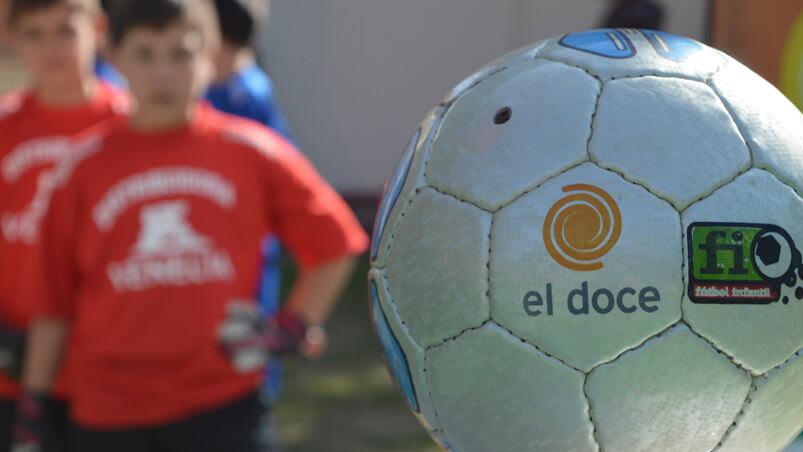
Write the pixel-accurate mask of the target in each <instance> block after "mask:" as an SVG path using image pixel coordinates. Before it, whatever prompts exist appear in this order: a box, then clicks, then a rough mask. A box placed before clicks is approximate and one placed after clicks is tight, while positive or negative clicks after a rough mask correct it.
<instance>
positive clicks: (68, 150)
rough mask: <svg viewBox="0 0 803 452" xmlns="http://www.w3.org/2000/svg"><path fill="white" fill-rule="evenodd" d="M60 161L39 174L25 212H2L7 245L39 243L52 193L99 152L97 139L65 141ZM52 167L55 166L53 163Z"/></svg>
mask: <svg viewBox="0 0 803 452" xmlns="http://www.w3.org/2000/svg"><path fill="white" fill-rule="evenodd" d="M63 147H64V149H63V150H62V151H59V152H60V154H61V157H60V158H59V162H58V164H57V165H56V166H55V167H52V168H50V169H47V170H44V171H42V172H41V173H39V177H38V178H37V181H36V192H35V193H34V196H33V199H32V200H31V202H30V203H29V204H28V206H27V207H26V208H25V210H23V211H22V212H17V213H12V212H3V217H2V229H3V237H4V238H5V239H6V241H7V242H8V243H15V242H22V243H25V244H26V245H34V244H36V243H37V242H38V241H39V225H40V223H41V221H42V218H44V216H45V214H46V213H47V209H48V207H49V206H50V196H51V195H52V194H53V190H54V189H55V188H56V187H57V186H60V185H61V184H63V183H64V182H66V180H67V179H68V178H69V177H70V175H71V174H72V171H73V169H74V168H75V166H76V165H78V163H79V162H80V161H82V160H83V159H84V158H86V157H88V156H89V155H91V154H94V153H95V152H96V151H97V150H98V149H100V139H99V137H98V136H91V137H89V138H87V139H85V140H83V141H80V142H75V143H71V142H70V141H65V143H64V144H63ZM50 163H53V162H50Z"/></svg>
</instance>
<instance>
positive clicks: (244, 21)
mask: <svg viewBox="0 0 803 452" xmlns="http://www.w3.org/2000/svg"><path fill="white" fill-rule="evenodd" d="M267 5H268V0H215V8H216V9H217V16H218V24H219V25H220V34H221V35H222V37H223V41H225V42H227V43H229V44H232V45H234V46H235V47H240V48H241V47H248V46H249V45H251V42H252V40H253V39H254V34H256V32H257V30H258V29H259V26H260V25H261V24H262V21H263V20H264V19H265V17H264V16H265V15H266V14H267V8H268V6H267Z"/></svg>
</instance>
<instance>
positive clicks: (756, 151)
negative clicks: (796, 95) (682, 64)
mask: <svg viewBox="0 0 803 452" xmlns="http://www.w3.org/2000/svg"><path fill="white" fill-rule="evenodd" d="M711 85H712V86H713V87H714V89H715V90H716V91H717V92H718V93H719V95H720V96H721V97H722V101H723V102H724V103H725V105H727V106H728V108H729V109H730V110H731V112H732V114H733V119H734V120H735V121H736V124H738V125H739V128H740V129H741V131H742V133H743V134H744V137H745V139H746V140H747V142H748V143H749V144H750V149H751V150H752V151H753V159H754V165H755V166H757V167H760V168H769V169H770V170H771V171H772V172H773V173H774V174H776V175H777V176H778V178H780V179H781V180H782V181H784V182H786V183H788V184H790V185H792V186H793V187H795V188H796V189H797V191H798V192H799V193H803V114H801V113H800V110H798V109H797V107H796V106H795V105H794V104H793V103H792V102H790V101H789V99H787V98H786V96H784V95H783V93H781V92H780V91H778V89H777V88H775V87H774V86H772V84H770V83H769V82H767V81H766V80H764V79H762V78H761V77H760V76H758V75H756V74H755V73H754V72H753V71H751V70H750V69H748V68H746V67H745V66H744V65H742V64H741V63H739V62H738V61H736V60H733V59H729V62H728V65H727V66H725V67H724V68H723V69H722V70H721V71H720V72H718V73H717V74H716V75H715V76H714V78H713V79H711Z"/></svg>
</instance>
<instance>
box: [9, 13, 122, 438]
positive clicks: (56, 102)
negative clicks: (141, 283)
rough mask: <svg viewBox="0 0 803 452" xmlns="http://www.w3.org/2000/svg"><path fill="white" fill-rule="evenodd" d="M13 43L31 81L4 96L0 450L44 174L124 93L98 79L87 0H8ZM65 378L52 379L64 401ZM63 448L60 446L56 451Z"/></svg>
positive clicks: (52, 410)
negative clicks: (60, 381)
mask: <svg viewBox="0 0 803 452" xmlns="http://www.w3.org/2000/svg"><path fill="white" fill-rule="evenodd" d="M3 7H7V8H8V9H7V10H6V11H5V12H7V14H8V16H7V24H8V29H9V36H10V38H11V43H12V45H13V48H14V49H15V51H16V53H17V55H18V56H19V58H20V60H21V61H22V62H23V64H24V65H25V67H26V68H27V70H28V72H29V74H30V77H31V79H30V83H29V88H27V89H25V90H23V91H20V92H14V93H10V94H7V95H5V96H3V97H2V98H0V269H2V272H0V357H2V359H0V452H6V451H8V450H9V449H10V447H11V425H12V419H13V417H14V411H15V406H16V399H17V398H18V397H19V395H20V387H19V385H18V383H17V382H16V381H15V379H14V378H13V377H15V376H18V372H19V371H20V367H21V349H22V346H23V338H24V332H25V329H26V328H27V327H28V322H29V320H30V316H31V300H28V299H24V298H21V297H20V281H21V280H23V274H22V271H23V268H25V265H24V263H25V262H26V261H27V260H28V259H30V257H31V255H32V254H33V252H34V251H33V250H34V249H35V246H36V245H37V243H38V234H37V230H38V222H39V220H40V219H41V218H42V216H43V215H44V214H45V212H46V205H47V197H48V187H47V180H48V179H49V176H48V172H49V171H51V169H52V168H53V166H54V165H55V163H56V161H57V160H58V159H60V158H61V157H62V156H63V155H65V154H66V153H68V152H69V147H68V146H65V144H66V143H67V142H68V139H69V137H71V136H72V135H75V134H76V133H78V132H80V131H82V130H83V129H86V128H88V127H90V126H93V125H94V124H96V123H99V122H102V121H104V120H106V119H108V118H111V117H112V116H114V115H115V109H116V105H117V104H119V101H120V100H122V99H121V96H120V95H119V94H117V93H115V92H114V91H112V90H111V89H110V88H109V87H107V86H105V85H102V84H100V83H98V82H97V80H96V79H95V77H94V75H93V71H92V67H93V56H94V53H95V49H96V47H97V43H98V40H99V39H100V38H101V37H102V36H103V33H104V31H105V22H104V20H103V18H102V17H101V15H100V11H99V7H98V4H97V3H96V1H93V0H10V1H9V2H8V4H4V5H3ZM63 386H64V385H63V384H59V385H57V391H56V392H57V394H56V395H57V396H58V398H59V399H63V398H64V396H65V394H64V387H63ZM44 405H45V406H46V407H47V409H46V410H45V412H44V413H42V417H41V420H42V421H43V422H44V421H45V420H47V421H48V422H47V423H46V424H48V427H47V430H49V431H50V433H49V434H47V435H45V438H44V439H45V441H46V442H47V440H48V439H52V440H53V442H56V443H63V442H64V438H63V437H62V436H59V434H58V433H57V432H61V434H63V433H65V431H66V426H67V420H68V419H67V416H66V407H65V406H64V404H63V402H56V401H54V400H48V401H46V402H45V403H44ZM62 450H63V449H62Z"/></svg>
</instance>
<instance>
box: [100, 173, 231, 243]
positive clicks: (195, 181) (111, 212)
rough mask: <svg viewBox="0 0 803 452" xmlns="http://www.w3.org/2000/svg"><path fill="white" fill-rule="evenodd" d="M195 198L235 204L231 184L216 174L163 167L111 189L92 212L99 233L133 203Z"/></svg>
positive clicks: (129, 178) (226, 206)
mask: <svg viewBox="0 0 803 452" xmlns="http://www.w3.org/2000/svg"><path fill="white" fill-rule="evenodd" d="M179 195H196V196H200V197H203V198H207V199H209V200H211V201H212V202H214V203H216V204H217V205H219V206H220V207H223V208H224V209H231V208H233V207H235V206H236V204H237V191H236V189H235V188H234V185H233V184H232V183H231V182H230V181H228V180H226V179H225V178H223V177H222V176H220V175H219V174H217V173H215V172H212V171H209V170H206V169H201V168H193V167H184V166H177V167H166V168H157V169H153V170H150V171H146V172H143V173H139V174H135V175H133V176H130V177H128V178H126V179H123V180H122V181H120V182H119V183H118V184H117V185H115V186H114V187H112V188H111V189H110V190H109V191H108V192H107V193H106V194H105V195H104V196H103V199H101V200H100V202H98V204H97V205H96V206H95V208H94V209H93V211H92V219H93V220H94V221H95V225H96V226H97V227H98V229H100V230H101V231H109V230H111V229H112V227H114V223H115V222H116V221H117V218H118V217H119V216H120V215H121V214H122V213H123V212H125V210H126V209H128V208H129V207H130V206H131V205H132V204H135V203H137V202H141V201H144V200H147V199H149V198H159V197H165V196H179Z"/></svg>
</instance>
